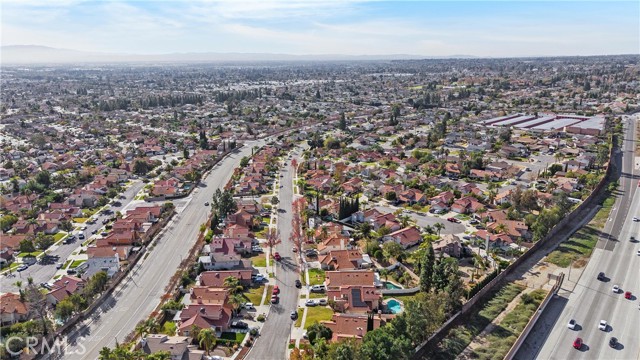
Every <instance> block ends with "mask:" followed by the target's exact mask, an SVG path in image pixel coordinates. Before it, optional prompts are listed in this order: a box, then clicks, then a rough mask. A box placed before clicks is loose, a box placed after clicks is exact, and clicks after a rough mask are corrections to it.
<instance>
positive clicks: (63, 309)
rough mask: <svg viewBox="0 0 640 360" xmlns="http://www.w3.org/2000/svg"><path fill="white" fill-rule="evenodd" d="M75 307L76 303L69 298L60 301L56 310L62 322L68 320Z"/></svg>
mask: <svg viewBox="0 0 640 360" xmlns="http://www.w3.org/2000/svg"><path fill="white" fill-rule="evenodd" d="M75 308H76V307H75V305H74V304H73V303H72V302H71V301H70V300H69V299H68V298H67V299H64V300H62V301H60V302H58V304H56V311H55V315H56V318H58V319H60V320H61V321H62V322H65V321H67V319H69V318H70V317H71V316H72V315H73V312H74V311H75Z"/></svg>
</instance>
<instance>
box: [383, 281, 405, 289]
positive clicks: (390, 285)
mask: <svg viewBox="0 0 640 360" xmlns="http://www.w3.org/2000/svg"><path fill="white" fill-rule="evenodd" d="M382 285H383V286H384V288H385V289H388V290H395V289H402V288H401V287H400V286H398V285H396V284H394V283H392V282H388V281H383V282H382Z"/></svg>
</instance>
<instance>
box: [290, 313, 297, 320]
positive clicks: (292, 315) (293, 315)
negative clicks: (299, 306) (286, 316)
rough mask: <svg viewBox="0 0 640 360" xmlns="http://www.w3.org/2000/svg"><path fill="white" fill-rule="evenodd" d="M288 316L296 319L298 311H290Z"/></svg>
mask: <svg viewBox="0 0 640 360" xmlns="http://www.w3.org/2000/svg"><path fill="white" fill-rule="evenodd" d="M290 316H291V320H296V319H297V318H298V312H297V311H292V312H291V315H290Z"/></svg>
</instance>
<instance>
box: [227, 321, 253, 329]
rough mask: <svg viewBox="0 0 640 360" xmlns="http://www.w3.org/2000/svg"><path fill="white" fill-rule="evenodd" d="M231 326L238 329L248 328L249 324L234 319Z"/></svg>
mask: <svg viewBox="0 0 640 360" xmlns="http://www.w3.org/2000/svg"><path fill="white" fill-rule="evenodd" d="M231 327H232V328H236V329H248V328H249V324H247V323H246V322H244V321H234V322H232V323H231Z"/></svg>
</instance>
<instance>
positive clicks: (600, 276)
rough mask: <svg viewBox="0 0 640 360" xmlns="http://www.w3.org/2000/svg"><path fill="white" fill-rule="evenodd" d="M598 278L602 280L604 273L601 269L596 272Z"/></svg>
mask: <svg viewBox="0 0 640 360" xmlns="http://www.w3.org/2000/svg"><path fill="white" fill-rule="evenodd" d="M598 280H600V281H603V280H604V273H603V272H602V271H601V272H599V273H598Z"/></svg>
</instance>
